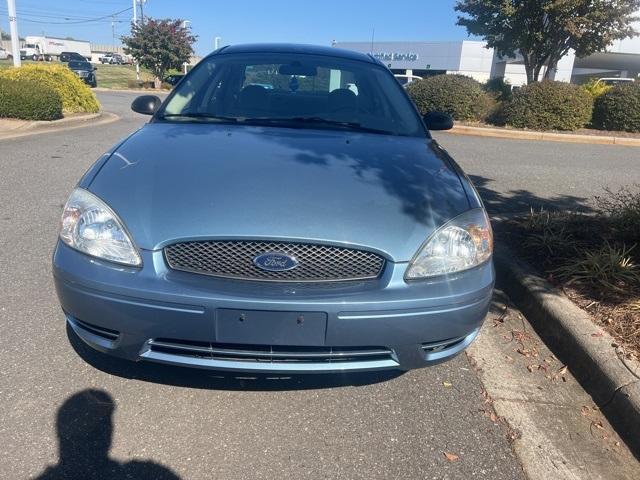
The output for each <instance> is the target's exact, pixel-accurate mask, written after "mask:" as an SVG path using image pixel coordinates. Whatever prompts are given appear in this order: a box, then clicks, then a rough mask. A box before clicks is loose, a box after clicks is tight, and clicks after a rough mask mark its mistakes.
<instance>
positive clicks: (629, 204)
mask: <svg viewBox="0 0 640 480" xmlns="http://www.w3.org/2000/svg"><path fill="white" fill-rule="evenodd" d="M595 202H596V206H597V208H598V210H599V211H600V213H601V214H603V215H605V216H606V217H607V218H609V219H610V221H611V223H612V227H613V228H614V234H615V235H616V236H617V237H619V238H621V239H622V240H624V241H630V242H634V243H640V185H635V186H634V187H622V188H620V189H619V190H618V191H616V192H613V191H611V190H610V189H608V188H606V189H605V195H602V196H596V197H595Z"/></svg>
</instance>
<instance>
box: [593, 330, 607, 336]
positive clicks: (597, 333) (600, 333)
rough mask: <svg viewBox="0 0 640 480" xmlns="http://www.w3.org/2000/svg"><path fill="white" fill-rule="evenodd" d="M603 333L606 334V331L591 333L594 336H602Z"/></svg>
mask: <svg viewBox="0 0 640 480" xmlns="http://www.w3.org/2000/svg"><path fill="white" fill-rule="evenodd" d="M603 335H604V332H603V331H602V330H600V331H599V332H595V333H592V334H591V336H592V337H601V336H603Z"/></svg>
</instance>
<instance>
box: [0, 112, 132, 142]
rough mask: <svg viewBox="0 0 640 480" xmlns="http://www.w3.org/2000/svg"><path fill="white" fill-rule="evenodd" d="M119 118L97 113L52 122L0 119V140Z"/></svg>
mask: <svg viewBox="0 0 640 480" xmlns="http://www.w3.org/2000/svg"><path fill="white" fill-rule="evenodd" d="M119 118H120V117H118V115H116V114H115V113H110V112H98V113H87V114H83V115H73V116H70V117H65V118H61V119H60V120H52V121H25V120H13V119H0V140H4V139H9V138H16V137H24V136H27V135H37V134H41V133H49V132H57V131H61V130H71V129H74V128H83V127H92V126H97V125H104V124H107V123H111V122H115V121H116V120H118V119H119Z"/></svg>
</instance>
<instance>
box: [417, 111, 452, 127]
mask: <svg viewBox="0 0 640 480" xmlns="http://www.w3.org/2000/svg"><path fill="white" fill-rule="evenodd" d="M422 118H423V119H424V123H425V124H426V125H427V128H428V129H429V130H451V129H452V128H453V118H451V115H449V114H448V113H444V112H429V113H427V114H425V116H424V117H422Z"/></svg>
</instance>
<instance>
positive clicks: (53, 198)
mask: <svg viewBox="0 0 640 480" xmlns="http://www.w3.org/2000/svg"><path fill="white" fill-rule="evenodd" d="M98 97H99V99H100V101H101V103H102V105H103V108H104V109H105V110H108V111H111V112H115V113H117V114H118V115H120V116H121V119H120V120H119V121H118V122H115V123H111V124H108V125H103V126H100V127H98V128H95V129H94V128H82V129H77V130H72V131H69V132H57V133H50V134H43V135H38V136H29V137H22V138H17V139H14V140H4V141H2V142H0V157H1V158H2V166H1V168H2V175H1V176H0V182H1V184H2V188H0V205H1V207H0V208H1V209H2V212H1V215H0V222H1V223H0V225H1V228H0V230H1V231H2V235H0V291H2V299H3V301H2V303H1V305H0V324H1V325H2V327H3V334H2V335H1V336H0V398H1V403H2V408H1V409H0V445H1V446H0V452H1V453H2V455H1V456H0V478H3V479H4V478H6V479H9V478H11V479H21V478H37V477H38V475H40V474H42V473H43V472H44V470H45V469H46V468H47V466H56V465H57V466H58V467H59V468H64V466H65V465H66V466H69V468H70V469H71V471H75V472H77V473H78V475H79V476H78V477H77V478H88V477H89V475H86V473H87V472H91V471H92V469H93V470H95V469H102V470H100V471H101V472H111V473H110V474H109V475H108V476H107V477H105V478H181V479H183V480H187V479H197V478H223V479H227V478H296V479H299V478H367V479H372V478H434V479H435V478H438V479H442V478H448V479H458V478H459V479H467V478H492V479H509V480H512V479H517V478H521V476H522V473H521V468H520V465H519V463H518V460H517V458H516V457H515V455H514V454H513V451H512V448H511V445H510V443H509V439H508V432H507V431H506V430H505V428H504V426H502V425H499V424H496V423H494V422H492V421H491V420H490V419H489V418H488V417H487V415H486V414H485V413H486V408H487V407H486V404H485V399H484V397H483V395H482V392H483V388H482V385H481V384H480V381H479V379H478V377H477V376H476V373H475V372H474V370H473V368H472V366H471V364H470V362H469V361H468V359H467V357H466V356H465V355H461V356H459V357H457V358H456V359H454V360H452V361H450V362H448V363H446V364H443V365H439V366H436V367H432V368H429V369H423V370H417V371H412V372H409V373H406V374H403V375H389V374H385V375H381V374H370V375H353V376H345V377H343V376H332V377H325V376H322V377H296V378H260V379H254V378H236V377H231V376H227V377H224V376H216V375H213V374H210V373H206V372H199V371H197V372H191V371H183V370H180V369H167V368H166V367H156V366H153V365H135V364H123V363H121V362H118V361H115V360H110V359H106V358H104V357H102V356H100V355H97V354H93V353H92V352H90V351H88V350H87V349H86V348H83V346H82V345H80V344H78V343H77V342H73V341H70V340H69V338H68V337H67V331H66V329H65V327H64V322H63V316H62V313H61V311H60V308H59V306H58V303H57V299H56V297H55V292H54V290H53V284H52V280H51V275H50V258H51V253H52V249H53V246H54V243H55V240H56V235H57V228H58V219H59V215H60V211H61V208H62V204H63V203H64V201H65V199H66V197H67V195H68V194H69V192H70V191H71V189H72V188H73V186H74V184H75V182H76V181H77V180H78V179H79V177H80V176H81V174H82V173H83V172H84V171H85V170H86V169H87V168H88V167H89V166H90V165H91V164H92V163H93V161H95V160H96V159H97V158H98V157H99V156H100V155H101V154H102V153H103V152H104V151H105V150H106V149H107V148H108V147H109V146H111V145H112V144H113V143H115V142H116V141H117V140H118V139H120V138H122V137H124V136H125V135H127V134H128V133H129V132H131V131H132V130H133V129H135V128H137V127H138V126H139V125H141V124H142V123H143V122H144V120H145V119H144V118H143V117H141V116H138V115H135V114H133V113H132V112H130V111H129V109H128V105H129V103H130V101H131V100H132V98H133V97H134V95H133V94H129V93H99V94H98ZM438 138H439V139H440V140H441V142H442V144H443V145H444V146H445V147H446V148H447V149H448V150H449V151H450V152H451V153H452V154H453V155H454V156H455V157H456V158H457V159H458V160H459V161H460V163H461V164H462V166H463V167H464V168H465V169H466V170H467V173H469V174H470V175H471V176H472V178H474V179H476V181H477V182H478V185H479V187H480V188H481V191H482V192H483V193H484V195H485V201H486V202H487V204H488V206H489V208H490V210H492V211H493V212H502V211H516V210H523V209H524V206H525V201H526V200H527V199H539V200H540V201H541V202H544V203H546V204H556V205H564V204H565V203H566V204H570V205H574V204H575V205H576V206H580V205H582V206H588V201H587V199H588V198H589V197H591V196H592V195H593V194H597V193H599V192H598V191H595V192H594V191H593V188H594V185H603V186H604V185H608V186H610V187H613V188H616V187H618V186H621V185H623V184H628V183H633V182H637V183H640V172H639V171H638V169H637V168H631V161H632V160H633V159H634V158H635V161H636V162H637V156H638V153H637V150H633V149H631V148H625V147H604V146H598V147H596V146H590V145H568V144H567V145H566V146H564V145H563V147H562V148H560V147H559V144H538V143H536V144H530V143H529V142H522V141H511V140H495V139H491V140H485V139H478V138H473V137H460V136H453V135H447V134H440V135H439V136H438ZM559 152H562V154H561V155H562V159H564V161H563V162H560V160H559ZM533 160H535V162H534V161H533ZM515 162H518V163H519V164H520V166H521V168H518V169H513V168H512V167H513V165H514V163H515ZM605 162H607V163H606V164H607V165H608V168H604V164H605ZM612 165H613V166H612ZM481 179H482V180H481ZM491 192H493V193H491ZM491 195H493V196H494V197H495V198H491ZM509 197H512V200H511V201H508V198H509ZM513 198H515V200H513ZM521 207H522V208H521ZM113 409H115V410H114V413H113V416H112V417H111V416H110V413H111V411H112V410H113ZM57 418H59V419H60V422H59V425H57V424H56V422H57V420H56V419H57ZM59 443H60V449H59V448H58V446H59ZM445 452H448V453H454V454H455V455H456V456H457V457H458V458H457V459H456V460H454V461H450V460H447V458H446V457H445ZM107 454H108V455H109V457H110V458H112V459H114V461H109V460H108V459H107ZM170 472H173V475H175V476H172V474H171V473H170ZM83 475H86V476H83ZM126 475H129V476H128V477H127V476H126ZM47 478H59V477H47Z"/></svg>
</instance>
